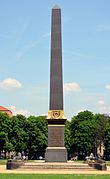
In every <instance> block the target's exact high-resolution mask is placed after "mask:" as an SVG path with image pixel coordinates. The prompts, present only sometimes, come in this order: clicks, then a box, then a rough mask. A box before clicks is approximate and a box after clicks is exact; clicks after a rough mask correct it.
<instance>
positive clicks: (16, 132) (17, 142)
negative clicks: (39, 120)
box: [9, 115, 28, 152]
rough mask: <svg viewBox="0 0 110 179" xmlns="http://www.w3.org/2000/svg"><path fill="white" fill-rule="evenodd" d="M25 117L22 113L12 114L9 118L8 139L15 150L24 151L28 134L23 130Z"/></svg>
mask: <svg viewBox="0 0 110 179" xmlns="http://www.w3.org/2000/svg"><path fill="white" fill-rule="evenodd" d="M26 121H27V119H26V117H25V116H23V115H17V116H13V117H12V118H11V131H10V133H9V140H10V141H11V143H12V144H13V149H14V151H16V152H22V151H26V148H27V139H28V135H27V133H26V131H25V128H26Z"/></svg>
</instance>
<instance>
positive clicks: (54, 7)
mask: <svg viewBox="0 0 110 179" xmlns="http://www.w3.org/2000/svg"><path fill="white" fill-rule="evenodd" d="M52 9H60V7H59V6H58V5H57V4H56V5H54V6H53V8H52Z"/></svg>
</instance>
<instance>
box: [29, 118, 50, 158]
mask: <svg viewBox="0 0 110 179" xmlns="http://www.w3.org/2000/svg"><path fill="white" fill-rule="evenodd" d="M26 132H27V134H28V141H27V151H28V157H29V159H32V158H37V157H39V156H43V157H44V153H45V149H46V147H47V120H46V117H45V116H39V117H35V116H30V117H29V118H28V119H27V125H26Z"/></svg>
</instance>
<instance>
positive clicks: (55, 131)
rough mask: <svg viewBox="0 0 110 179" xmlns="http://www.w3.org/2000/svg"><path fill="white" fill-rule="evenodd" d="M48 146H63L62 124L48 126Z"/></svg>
mask: <svg viewBox="0 0 110 179" xmlns="http://www.w3.org/2000/svg"><path fill="white" fill-rule="evenodd" d="M48 147H64V125H49V126H48Z"/></svg>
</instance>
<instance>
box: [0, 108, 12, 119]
mask: <svg viewBox="0 0 110 179" xmlns="http://www.w3.org/2000/svg"><path fill="white" fill-rule="evenodd" d="M0 112H2V113H7V114H8V115H9V116H10V117H11V116H12V112H11V111H10V110H9V109H7V108H5V107H3V106H0Z"/></svg>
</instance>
